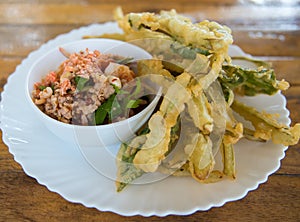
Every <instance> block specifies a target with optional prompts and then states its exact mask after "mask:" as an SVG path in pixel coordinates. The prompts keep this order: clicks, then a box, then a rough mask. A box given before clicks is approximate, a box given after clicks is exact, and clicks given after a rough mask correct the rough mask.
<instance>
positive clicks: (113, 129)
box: [25, 39, 160, 147]
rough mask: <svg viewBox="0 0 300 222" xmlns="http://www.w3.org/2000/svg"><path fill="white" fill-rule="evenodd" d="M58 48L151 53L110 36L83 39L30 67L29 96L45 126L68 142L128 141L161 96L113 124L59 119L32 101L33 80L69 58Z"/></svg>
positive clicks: (129, 54) (131, 54) (106, 143)
mask: <svg viewBox="0 0 300 222" xmlns="http://www.w3.org/2000/svg"><path fill="white" fill-rule="evenodd" d="M59 47H62V48H64V49H65V50H66V51H67V52H70V53H73V52H79V51H81V50H85V49H86V48H88V49H89V50H96V49H97V50H99V51H100V52H101V53H105V54H107V53H111V54H117V55H121V56H126V57H133V58H134V59H135V60H140V59H150V58H152V56H151V55H150V54H149V53H148V52H146V51H144V50H143V49H141V48H139V47H137V46H135V45H132V44H129V43H125V42H122V41H117V40H111V39H83V40H79V41H74V42H70V43H68V44H64V45H60V46H58V47H56V48H54V49H52V50H51V51H49V52H48V53H47V54H45V55H44V56H43V57H41V58H40V59H39V60H37V61H36V62H35V63H34V64H33V66H32V67H31V69H30V70H29V73H28V76H27V79H26V83H25V84H26V85H25V90H26V97H27V100H28V103H29V104H30V106H31V107H32V110H33V111H34V113H35V115H36V116H37V117H38V118H39V120H40V121H41V122H42V123H43V124H45V126H46V127H47V128H48V129H49V130H50V131H51V132H53V133H54V134H55V135H57V136H58V137H59V138H61V139H62V140H64V141H66V142H72V143H74V142H75V143H77V144H79V145H80V146H97V147H103V146H110V145H113V144H118V143H120V142H124V141H127V140H128V139H129V138H131V137H132V136H133V135H134V134H135V132H136V131H137V130H138V129H139V128H140V127H141V126H142V125H143V124H144V123H145V122H146V121H147V120H148V119H149V117H150V115H151V114H152V112H153V110H154V108H155V107H156V105H157V102H158V100H159V97H160V96H159V95H158V94H157V95H155V97H154V99H153V100H152V102H151V103H150V104H149V105H148V106H147V107H146V108H145V109H144V110H142V111H141V112H139V113H138V114H136V115H134V116H132V117H130V118H128V119H125V120H122V121H119V122H115V123H111V124H106V125H97V126H79V125H72V124H66V123H63V122H60V121H58V120H55V119H53V118H51V117H49V116H48V115H46V114H45V113H43V112H42V111H41V110H40V109H39V108H38V107H37V106H36V105H35V104H34V103H33V101H32V97H31V93H32V90H33V86H34V83H36V82H39V81H41V79H42V77H44V76H45V75H46V74H47V73H49V72H50V71H54V70H56V69H57V68H58V66H59V65H60V64H61V63H62V62H63V61H65V60H66V58H65V57H64V56H63V55H62V54H61V52H60V51H59Z"/></svg>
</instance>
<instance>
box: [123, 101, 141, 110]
mask: <svg viewBox="0 0 300 222" xmlns="http://www.w3.org/2000/svg"><path fill="white" fill-rule="evenodd" d="M141 101H142V100H141V99H137V100H134V99H131V100H129V101H128V103H127V105H126V108H127V109H135V108H137V107H139V105H140V103H141Z"/></svg>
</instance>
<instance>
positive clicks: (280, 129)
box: [231, 100, 300, 146]
mask: <svg viewBox="0 0 300 222" xmlns="http://www.w3.org/2000/svg"><path fill="white" fill-rule="evenodd" d="M231 108H232V109H233V110H234V111H235V112H237V113H238V114H240V115H241V116H242V117H244V118H245V119H246V120H248V121H250V122H251V123H252V125H253V126H254V128H255V132H254V135H253V136H254V137H255V138H260V139H263V140H269V139H272V141H273V143H275V144H283V145H285V146H290V145H295V144H297V143H298V141H299V138H300V124H299V123H297V124H295V126H293V127H288V126H286V125H283V124H280V123H278V122H277V121H276V118H275V117H274V116H273V115H271V114H268V113H266V112H259V111H257V110H256V109H255V108H253V107H250V106H247V105H245V104H243V103H241V102H238V101H236V100H235V101H234V102H233V103H232V105H231Z"/></svg>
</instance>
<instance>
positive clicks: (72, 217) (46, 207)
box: [0, 0, 300, 222]
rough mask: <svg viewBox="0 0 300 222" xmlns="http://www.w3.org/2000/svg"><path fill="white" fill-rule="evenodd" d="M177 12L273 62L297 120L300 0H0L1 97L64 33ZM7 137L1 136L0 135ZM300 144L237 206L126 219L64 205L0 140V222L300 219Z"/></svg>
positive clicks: (299, 70) (299, 101)
mask: <svg viewBox="0 0 300 222" xmlns="http://www.w3.org/2000/svg"><path fill="white" fill-rule="evenodd" d="M116 6H122V8H123V9H124V11H125V12H139V11H153V12H155V11H159V10H161V9H172V8H174V9H176V10H177V11H178V12H179V13H182V14H184V15H186V16H189V17H191V18H192V19H193V20H194V21H200V20H203V19H209V20H215V21H217V22H220V23H222V24H225V25H227V26H229V27H230V28H231V29H232V31H233V36H234V44H237V45H239V46H240V47H241V48H242V49H243V50H244V51H245V52H246V53H249V54H251V55H253V56H254V57H256V58H259V59H263V60H266V61H270V62H272V64H273V67H274V69H275V71H276V73H277V77H278V78H284V79H286V80H287V81H289V82H290V84H291V87H290V89H289V90H287V91H286V92H284V95H285V96H286V98H287V108H288V109H289V110H290V113H291V114H290V118H291V120H292V124H294V123H296V122H300V115H299V111H300V78H299V76H300V1H297V0H286V1H285V0H273V1H272V0H225V1H222V0H202V1H197V0H190V1H189V0H169V1H161V0H151V1H140V0H132V1H127V0H112V1H101V0H100V1H97V0H74V1H72V0H0V92H2V91H3V87H4V85H5V84H6V82H7V78H8V77H9V75H10V74H12V73H13V72H14V70H15V69H16V67H17V65H19V64H20V63H21V61H22V60H23V59H24V58H26V56H27V55H28V54H29V53H30V52H31V51H33V50H36V49H38V48H39V47H40V46H41V45H42V44H44V43H46V42H47V41H49V40H50V39H52V38H54V37H56V36H57V35H59V34H62V33H67V32H69V31H71V30H72V29H75V28H79V27H81V26H85V25H89V24H92V23H102V22H106V21H111V20H113V16H112V11H113V9H114V8H115V7H116ZM0 136H1V138H2V132H1V131H0ZM299 160H300V145H299V144H297V145H295V146H291V147H289V149H288V150H287V151H286V156H285V158H284V159H283V160H282V161H281V167H280V169H278V170H277V172H275V173H274V174H272V175H271V176H270V177H269V179H268V181H267V182H265V183H263V184H261V185H260V186H259V187H258V189H256V190H255V191H251V192H249V193H248V195H247V196H246V197H245V198H243V199H241V200H238V201H234V202H229V203H226V204H225V205H224V206H222V207H219V208H212V209H210V210H208V211H199V212H196V213H194V214H191V215H188V216H174V215H170V216H167V217H164V218H160V217H155V216H153V217H147V218H144V217H141V216H133V217H123V216H120V215H118V214H115V213H110V212H101V211H98V210H96V209H92V208H86V207H84V206H83V205H81V204H74V203H70V202H68V201H66V200H65V199H63V198H62V197H61V196H60V195H58V194H56V193H54V192H51V191H49V190H48V189H47V188H46V187H45V186H42V185H40V184H39V183H38V182H37V181H36V180H35V179H34V178H31V177H29V176H27V175H26V174H25V173H24V171H23V169H22V168H21V166H20V165H19V164H18V163H16V162H15V161H14V157H13V155H11V154H10V153H9V151H8V147H7V146H6V145H5V144H4V143H3V141H2V140H1V141H0V221H217V222H220V221H300V162H299Z"/></svg>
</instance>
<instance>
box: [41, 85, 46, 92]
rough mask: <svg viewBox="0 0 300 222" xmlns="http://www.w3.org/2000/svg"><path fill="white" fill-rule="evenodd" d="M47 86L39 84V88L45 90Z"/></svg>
mask: <svg viewBox="0 0 300 222" xmlns="http://www.w3.org/2000/svg"><path fill="white" fill-rule="evenodd" d="M46 88H47V86H43V85H42V86H39V90H41V91H43V90H44V89H46Z"/></svg>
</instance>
